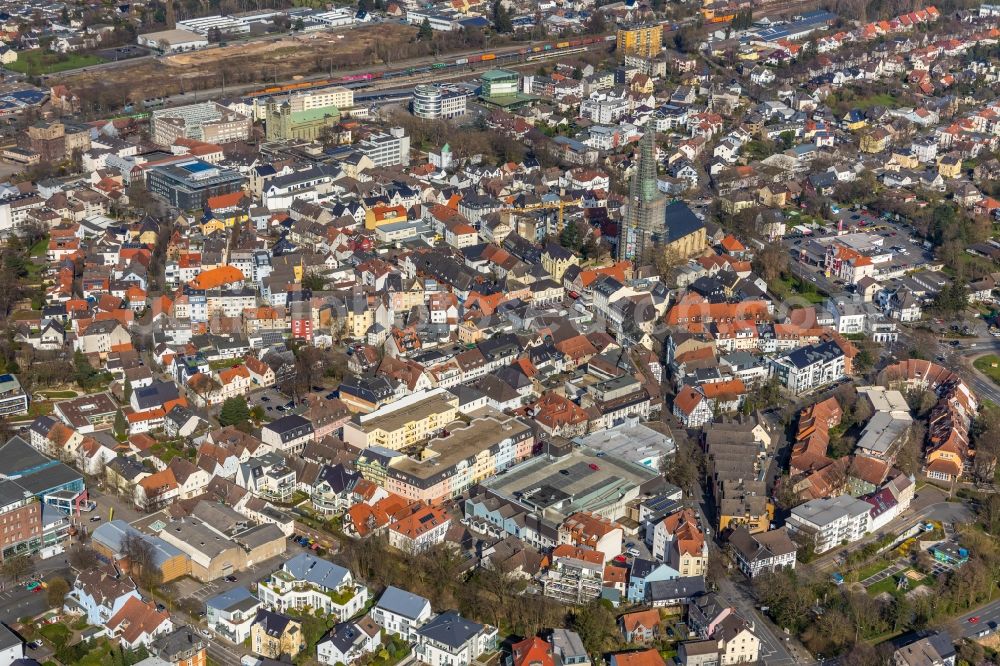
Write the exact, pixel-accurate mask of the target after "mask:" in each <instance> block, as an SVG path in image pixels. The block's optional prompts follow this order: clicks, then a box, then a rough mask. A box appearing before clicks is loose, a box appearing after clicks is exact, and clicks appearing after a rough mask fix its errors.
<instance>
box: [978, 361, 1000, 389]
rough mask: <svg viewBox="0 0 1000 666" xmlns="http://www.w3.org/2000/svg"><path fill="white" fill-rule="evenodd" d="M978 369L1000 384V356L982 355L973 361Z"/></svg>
mask: <svg viewBox="0 0 1000 666" xmlns="http://www.w3.org/2000/svg"><path fill="white" fill-rule="evenodd" d="M972 365H974V366H975V368H976V370H978V371H979V372H981V373H983V374H984V375H986V376H987V377H989V378H990V379H992V380H993V383H994V384H998V385H1000V356H997V355H996V354H986V355H985V356H980V357H979V358H977V359H976V360H975V361H973V362H972Z"/></svg>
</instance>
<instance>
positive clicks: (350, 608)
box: [257, 553, 368, 622]
mask: <svg viewBox="0 0 1000 666" xmlns="http://www.w3.org/2000/svg"><path fill="white" fill-rule="evenodd" d="M257 597H258V598H259V599H260V602H261V604H263V605H264V606H265V607H267V608H270V609H272V610H275V611H277V612H282V611H285V610H289V609H296V610H301V609H303V608H306V607H308V608H310V609H312V610H314V611H316V610H322V611H323V612H324V613H325V614H326V615H328V616H333V617H335V618H336V619H337V621H338V622H344V621H346V620H347V619H349V618H351V617H353V616H355V615H357V614H358V613H359V612H360V611H361V609H362V608H364V606H365V602H367V601H368V588H366V587H365V586H364V585H361V584H360V583H358V582H356V581H355V580H354V577H353V576H352V575H351V572H350V571H348V570H347V569H345V568H344V567H341V566H338V565H336V564H334V563H333V562H330V561H328V560H324V559H320V558H318V557H316V556H315V555H312V554H311V553H300V554H298V555H296V556H295V557H293V558H292V559H290V560H288V561H287V562H285V563H284V564H283V565H282V566H281V568H280V569H278V570H277V571H275V572H274V573H273V574H271V577H270V578H269V579H267V580H266V581H261V582H260V583H258V584H257Z"/></svg>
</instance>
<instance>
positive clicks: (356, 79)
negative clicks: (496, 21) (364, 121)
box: [246, 35, 615, 97]
mask: <svg viewBox="0 0 1000 666" xmlns="http://www.w3.org/2000/svg"><path fill="white" fill-rule="evenodd" d="M613 41H615V36H614V35H606V36H605V35H595V36H590V37H581V38H579V39H571V40H567V41H562V42H553V43H550V44H543V45H539V46H525V47H523V48H520V49H518V50H516V51H514V50H512V51H504V52H503V53H481V54H477V55H471V56H467V57H465V58H458V59H457V60H455V61H452V62H436V63H434V64H431V65H423V66H420V67H410V68H407V69H397V70H393V71H388V72H370V73H367V74H346V75H344V76H340V77H334V78H330V79H322V80H319V81H299V82H297V83H288V84H285V85H280V86H271V87H269V88H263V89H261V90H255V91H253V92H250V93H247V94H246V97H268V96H271V95H283V94H285V93H289V92H295V91H301V90H309V89H311V88H325V87H327V86H342V85H351V84H359V83H366V82H368V81H377V80H379V79H392V78H399V77H404V76H412V75H414V74H424V73H427V72H433V71H438V70H445V69H455V68H459V67H467V66H469V65H473V64H475V63H479V62H489V61H491V60H499V61H502V62H506V61H511V60H527V59H528V56H531V55H534V54H541V53H544V52H546V51H555V50H563V49H576V50H582V49H581V47H587V46H590V45H592V44H600V43H604V42H613Z"/></svg>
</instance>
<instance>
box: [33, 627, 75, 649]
mask: <svg viewBox="0 0 1000 666" xmlns="http://www.w3.org/2000/svg"><path fill="white" fill-rule="evenodd" d="M38 633H40V634H41V635H42V636H43V637H44V638H45V640H47V641H48V642H50V643H52V644H53V645H62V644H64V643H65V642H66V641H67V640H68V639H69V637H70V634H71V633H72V632H71V631H70V628H69V627H67V626H66V625H65V624H47V625H45V626H44V627H42V628H41V629H39V630H38Z"/></svg>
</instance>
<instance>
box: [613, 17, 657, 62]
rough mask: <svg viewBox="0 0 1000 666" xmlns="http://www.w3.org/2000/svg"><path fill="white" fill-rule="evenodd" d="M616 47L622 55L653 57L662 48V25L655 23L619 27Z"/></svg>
mask: <svg viewBox="0 0 1000 666" xmlns="http://www.w3.org/2000/svg"><path fill="white" fill-rule="evenodd" d="M617 49H618V52H619V53H622V54H624V55H633V56H639V57H642V58H654V57H656V56H657V55H658V54H659V53H660V51H661V50H663V26H662V25H659V24H656V25H645V26H632V27H628V28H619V29H618V39H617Z"/></svg>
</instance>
